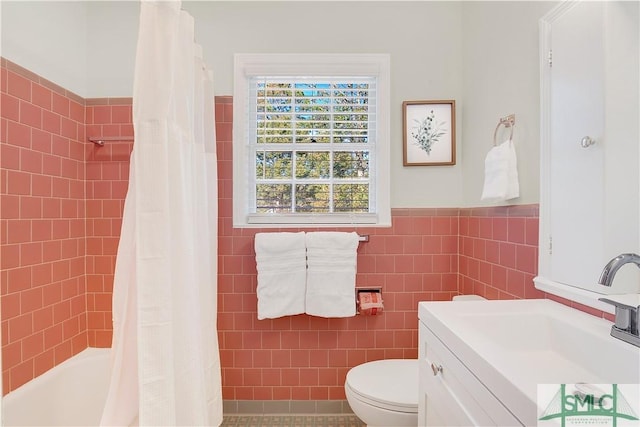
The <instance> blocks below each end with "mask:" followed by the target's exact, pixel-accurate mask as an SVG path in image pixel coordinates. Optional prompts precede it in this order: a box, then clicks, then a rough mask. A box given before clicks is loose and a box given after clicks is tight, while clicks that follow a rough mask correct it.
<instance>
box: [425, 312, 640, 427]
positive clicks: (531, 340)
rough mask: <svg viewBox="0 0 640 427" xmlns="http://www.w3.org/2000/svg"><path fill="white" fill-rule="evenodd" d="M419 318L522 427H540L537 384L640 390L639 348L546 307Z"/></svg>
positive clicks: (595, 321)
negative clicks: (632, 386) (634, 387)
mask: <svg viewBox="0 0 640 427" xmlns="http://www.w3.org/2000/svg"><path fill="white" fill-rule="evenodd" d="M418 314H419V318H420V320H421V321H422V322H423V323H425V325H426V326H427V327H428V328H429V329H431V330H432V331H433V332H434V333H435V335H436V336H438V337H439V338H440V340H441V341H443V342H444V343H445V345H447V347H449V349H450V350H451V351H452V352H453V353H454V354H456V355H457V356H458V358H459V359H460V360H462V361H463V363H464V364H465V365H466V366H467V368H469V369H470V370H471V371H472V372H473V373H474V374H475V375H476V377H478V379H479V380H480V381H481V382H482V383H483V384H484V385H485V386H486V387H487V388H489V389H490V390H491V391H492V392H493V393H494V394H495V395H496V397H497V398H498V399H499V400H501V401H502V402H503V403H504V404H505V405H506V406H507V407H508V408H509V409H510V410H511V411H512V413H513V414H514V415H515V416H516V417H517V418H518V419H519V420H520V421H521V422H522V423H523V424H524V425H536V424H537V389H538V384H575V383H580V382H584V383H590V384H638V383H640V348H638V347H634V346H632V345H630V344H628V343H625V342H622V341H620V340H618V339H615V338H613V337H611V336H610V335H609V334H610V330H611V325H612V323H611V322H609V321H607V320H604V319H600V318H597V317H594V316H591V315H589V314H586V313H583V312H581V311H578V310H575V309H572V308H569V307H567V306H564V305H562V304H559V303H557V302H554V301H551V300H499V301H460V302H458V301H457V302H422V303H420V304H419V309H418Z"/></svg>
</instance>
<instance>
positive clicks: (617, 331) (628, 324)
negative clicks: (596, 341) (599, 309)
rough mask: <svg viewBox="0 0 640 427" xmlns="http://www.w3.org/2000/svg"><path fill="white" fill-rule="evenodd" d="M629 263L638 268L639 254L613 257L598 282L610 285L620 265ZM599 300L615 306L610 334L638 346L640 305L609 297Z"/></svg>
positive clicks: (639, 341)
mask: <svg viewBox="0 0 640 427" xmlns="http://www.w3.org/2000/svg"><path fill="white" fill-rule="evenodd" d="M629 263H634V264H635V265H637V266H638V268H640V255H637V254H621V255H618V256H617V257H615V258H613V259H612V260H611V261H609V262H608V263H607V265H605V266H604V269H603V270H602V273H601V274H600V279H599V280H598V283H599V284H601V285H603V286H608V287H611V284H612V283H613V278H614V277H615V275H616V273H617V272H618V270H620V267H622V266H623V265H625V264H629ZM599 300H600V301H602V302H606V303H608V304H612V305H613V306H615V308H616V317H615V323H614V324H613V326H611V336H612V337H615V338H618V339H621V340H622V341H625V342H628V343H629V344H633V345H635V346H636V347H640V333H639V331H638V325H639V324H640V305H639V306H637V307H634V306H632V305H628V304H624V303H621V302H619V301H614V300H612V299H609V298H599Z"/></svg>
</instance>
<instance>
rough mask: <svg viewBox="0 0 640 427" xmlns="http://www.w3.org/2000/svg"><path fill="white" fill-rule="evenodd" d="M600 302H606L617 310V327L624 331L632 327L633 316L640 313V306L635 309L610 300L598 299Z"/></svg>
mask: <svg viewBox="0 0 640 427" xmlns="http://www.w3.org/2000/svg"><path fill="white" fill-rule="evenodd" d="M598 301H602V302H606V303H607V304H611V305H613V306H614V307H615V308H616V317H615V325H616V327H617V328H619V329H623V330H627V329H629V328H630V327H631V326H632V324H633V321H632V316H637V315H638V312H639V311H640V306H638V307H634V306H632V305H628V304H624V303H622V302H619V301H614V300H612V299H609V298H598Z"/></svg>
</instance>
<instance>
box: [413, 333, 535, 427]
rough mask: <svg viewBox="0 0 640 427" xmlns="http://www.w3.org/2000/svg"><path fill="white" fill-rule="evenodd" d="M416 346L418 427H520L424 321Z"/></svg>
mask: <svg viewBox="0 0 640 427" xmlns="http://www.w3.org/2000/svg"><path fill="white" fill-rule="evenodd" d="M419 343H420V348H419V375H420V386H419V393H420V394H419V396H420V397H419V399H418V423H419V425H421V426H520V425H522V424H521V423H519V422H518V420H517V419H516V418H515V417H514V416H513V415H512V414H511V413H510V412H509V411H508V410H507V409H506V408H505V406H504V405H503V404H502V403H501V402H500V401H499V400H498V399H496V398H495V397H494V395H493V394H492V393H491V392H490V391H489V390H488V389H487V388H486V387H485V386H484V385H483V384H482V383H481V382H480V381H479V380H478V379H477V378H476V376H475V375H474V374H473V372H472V371H470V370H469V369H468V368H467V367H466V366H465V364H464V360H460V359H459V358H458V357H456V356H455V355H454V354H453V353H452V352H451V351H450V350H449V349H448V348H447V346H446V344H445V343H443V342H442V341H441V340H440V338H438V337H437V336H436V335H435V333H434V332H433V331H432V330H430V329H429V327H428V326H427V325H426V324H425V323H424V322H423V321H420V329H419Z"/></svg>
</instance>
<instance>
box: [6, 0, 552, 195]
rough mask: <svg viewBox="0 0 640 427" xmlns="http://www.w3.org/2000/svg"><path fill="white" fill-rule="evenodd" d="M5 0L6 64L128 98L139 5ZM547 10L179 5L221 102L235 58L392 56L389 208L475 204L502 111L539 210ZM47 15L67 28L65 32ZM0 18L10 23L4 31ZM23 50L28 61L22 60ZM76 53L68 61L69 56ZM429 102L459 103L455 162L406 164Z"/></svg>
mask: <svg viewBox="0 0 640 427" xmlns="http://www.w3.org/2000/svg"><path fill="white" fill-rule="evenodd" d="M2 4H3V5H5V4H11V5H12V6H11V7H5V8H4V9H3V15H2V16H3V18H2V19H3V28H2V35H3V47H4V46H5V38H7V36H8V37H9V39H11V40H12V42H13V45H11V46H12V49H10V51H11V56H10V55H9V54H5V51H4V50H3V56H5V57H7V59H10V60H12V61H14V62H17V63H18V64H19V65H22V66H24V67H26V68H29V69H31V70H32V71H34V72H36V73H38V74H40V75H42V76H44V77H45V78H48V79H50V80H52V81H54V82H55V83H57V84H60V85H61V86H64V87H67V88H69V89H71V90H73V91H74V92H77V93H78V94H79V95H81V96H84V97H90V98H92V97H121V96H131V93H132V85H133V84H132V78H133V67H134V62H135V44H136V39H137V26H138V17H139V4H138V2H130V1H110V2H80V3H71V2H70V3H64V2H48V3H42V2H39V3H33V2H32V3H27V4H28V6H25V3H21V6H18V5H16V4H13V3H12V2H4V1H3V2H2ZM552 6H553V3H546V2H519V1H514V2H480V1H478V2H476V1H472V2H431V1H414V2H398V1H388V2H380V1H371V2H368V1H357V2H346V1H343V2H334V1H315V2H314V1H304V2H294V1H285V2H275V1H257V2H245V1H190V2H184V4H183V8H184V9H185V10H187V11H189V12H190V13H191V14H192V15H193V16H194V17H195V22H196V39H197V41H198V42H199V43H200V44H202V46H203V51H204V58H205V61H206V62H207V64H209V66H210V67H211V68H212V69H213V70H214V73H215V90H216V94H217V95H231V94H232V86H233V74H232V73H233V54H234V53H236V52H243V53H255V52H278V53H286V52H337V53H340V52H358V53H360V52H383V53H389V54H390V55H391V62H392V70H391V73H392V77H391V78H392V87H391V92H392V99H391V111H392V116H391V120H392V123H391V135H392V140H391V142H392V150H391V159H390V161H391V165H392V183H391V184H392V199H391V204H392V207H395V208H399V207H457V206H478V205H481V204H482V203H481V202H480V192H481V188H482V180H483V166H484V156H485V155H486V152H487V151H488V150H489V149H490V148H491V138H492V135H493V130H494V128H495V126H496V124H497V120H498V118H499V117H501V116H503V115H506V114H508V113H515V114H516V116H517V117H516V120H517V123H516V137H515V140H516V144H517V152H518V156H519V162H520V163H519V172H520V178H521V181H520V183H521V197H520V198H519V199H516V200H515V201H514V202H515V203H518V204H522V203H537V202H538V200H539V199H538V197H539V196H538V178H539V167H538V165H539V160H538V158H539V155H538V147H539V145H538V138H539V137H538V134H539V131H538V127H539V118H538V115H539V114H538V109H539V107H538V105H539V76H538V19H539V18H540V17H541V16H542V15H544V13H546V12H547V11H548V10H550V9H551V8H552ZM36 11H37V12H36ZM80 11H83V13H84V18H82V16H79V15H80V13H79V12H80ZM48 16H54V18H55V19H54V20H55V21H60V22H63V21H64V19H66V21H64V22H67V21H73V23H71V22H69V25H66V26H65V28H62V29H61V28H59V25H58V24H55V25H54V24H52V23H51V22H48V20H47V19H45V17H48ZM335 16H338V17H340V19H339V20H337V21H336V19H335ZM34 17H37V19H36V20H35V22H33V21H34ZM58 17H59V18H58ZM63 18H64V19H63ZM72 18H73V19H72ZM5 21H6V22H11V25H10V26H9V27H5V26H4V24H5ZM40 21H43V22H41V23H40ZM35 27H38V28H35ZM44 28H47V30H46V31H44V30H43V29H44ZM83 31H84V32H83ZM43 33H46V35H47V36H46V37H47V39H48V41H47V45H48V46H49V47H48V48H46V49H45V48H43V47H42V44H41V40H40V38H41V37H43ZM79 34H83V35H84V37H79V36H78V35H79ZM76 44H80V46H79V47H77V48H75V47H74V46H75V45H76ZM17 45H20V47H19V49H16V48H15V46H17ZM7 46H9V45H7ZM82 49H85V51H84V52H85V53H84V57H83V56H82V54H80V53H79V52H81V51H82ZM20 50H24V51H25V52H30V51H32V54H31V55H24V54H23V55H18V53H20ZM72 53H73V54H74V60H73V61H71V60H69V59H66V57H67V56H70V55H71V54H72ZM24 57H26V58H24ZM76 57H80V60H78V58H76ZM27 59H28V61H27ZM39 62H40V63H39ZM65 74H69V75H74V76H75V78H73V79H69V78H63V77H65ZM78 74H82V76H78ZM429 99H455V100H456V107H457V135H456V139H457V152H458V154H457V165H455V166H439V167H434V166H413V167H403V166H402V101H405V100H429Z"/></svg>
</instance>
